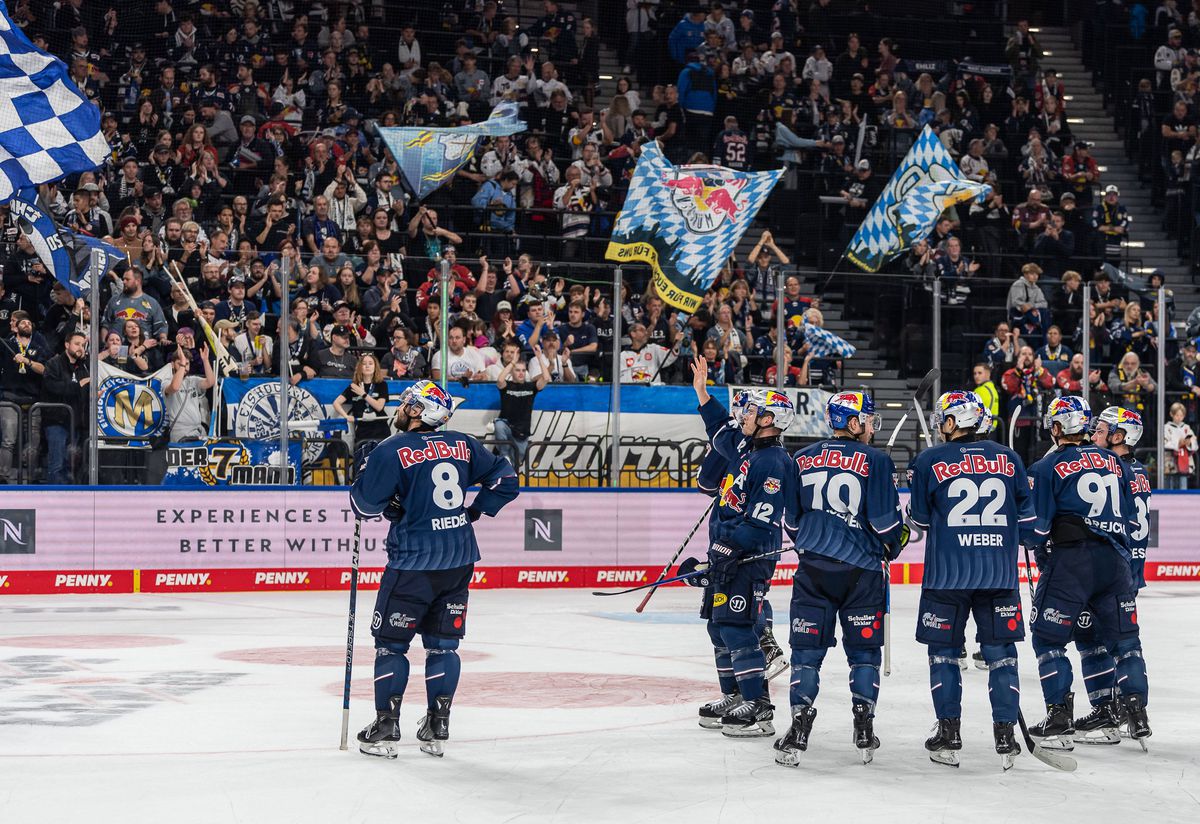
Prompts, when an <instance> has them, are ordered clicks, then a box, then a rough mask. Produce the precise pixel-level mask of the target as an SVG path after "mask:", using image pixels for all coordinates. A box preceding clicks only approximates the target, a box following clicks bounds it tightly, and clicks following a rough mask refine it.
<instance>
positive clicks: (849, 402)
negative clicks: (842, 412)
mask: <svg viewBox="0 0 1200 824" xmlns="http://www.w3.org/2000/svg"><path fill="white" fill-rule="evenodd" d="M833 403H836V404H837V405H838V406H844V407H847V408H848V409H854V410H856V411H858V412H861V411H862V408H863V396H862V393H861V392H840V393H838V394H837V395H835V396H834V398H833Z"/></svg>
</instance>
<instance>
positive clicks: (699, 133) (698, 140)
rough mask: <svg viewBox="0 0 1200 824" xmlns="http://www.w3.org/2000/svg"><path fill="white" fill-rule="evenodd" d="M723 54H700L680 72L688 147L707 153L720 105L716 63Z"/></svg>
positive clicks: (681, 100) (681, 99)
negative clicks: (713, 122) (707, 55)
mask: <svg viewBox="0 0 1200 824" xmlns="http://www.w3.org/2000/svg"><path fill="white" fill-rule="evenodd" d="M719 60H720V58H719V57H717V56H715V55H710V56H709V57H708V59H704V58H703V57H700V56H697V57H696V58H695V59H694V60H690V61H689V62H688V64H687V65H686V66H684V67H683V71H681V72H680V73H679V80H678V82H677V84H676V88H678V89H679V105H680V107H681V108H682V109H683V125H684V140H685V143H686V145H687V151H688V152H689V153H691V152H703V153H707V152H708V151H709V150H710V149H711V148H712V144H711V143H710V142H709V141H710V140H711V139H712V121H713V112H714V111H716V109H717V75H716V65H717V63H718V62H719Z"/></svg>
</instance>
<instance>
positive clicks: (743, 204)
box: [604, 143, 783, 314]
mask: <svg viewBox="0 0 1200 824" xmlns="http://www.w3.org/2000/svg"><path fill="white" fill-rule="evenodd" d="M782 175H783V170H782V169H779V170H776V171H771V172H735V171H733V170H731V169H726V168H724V167H723V166H699V165H697V166H674V165H672V164H671V162H670V161H668V160H667V159H666V158H665V157H663V155H662V152H661V151H660V150H659V148H658V144H656V143H647V144H646V145H645V146H643V147H642V156H641V157H640V158H638V163H637V168H635V169H634V170H633V180H632V181H630V184H629V194H628V196H627V197H626V198H625V206H624V208H623V209H621V213H620V214H619V215H617V221H616V225H615V226H614V227H613V232H612V239H611V240H610V242H609V244H608V249H607V250H606V251H605V253H604V257H605V258H607V259H608V260H615V261H617V262H618V263H630V262H632V261H635V260H636V261H641V262H642V263H648V264H650V266H651V268H652V269H653V270H654V286H655V289H657V290H658V295H659V297H661V298H662V299H663V301H664V302H665V303H667V304H668V305H670V306H673V307H674V308H676V309H679V310H682V311H684V312H687V313H689V314H690V313H692V312H695V311H696V309H697V308H699V306H700V301H701V299H702V298H703V297H704V292H705V291H706V290H707V289H708V287H709V286H711V285H712V283H713V281H714V280H716V278H717V274H718V273H719V272H720V271H721V267H722V266H724V265H725V261H727V260H728V259H729V254H730V253H731V252H732V251H733V248H734V247H735V246H737V243H738V241H739V240H741V238H742V235H743V234H745V232H746V229H747V228H748V227H749V226H750V222H751V221H752V220H754V216H755V215H756V214H758V210H759V209H760V208H762V205H763V203H765V202H766V200H767V195H769V194H771V190H772V189H773V188H775V184H776V183H778V182H779V179H780V177H782Z"/></svg>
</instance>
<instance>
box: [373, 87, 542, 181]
mask: <svg viewBox="0 0 1200 824" xmlns="http://www.w3.org/2000/svg"><path fill="white" fill-rule="evenodd" d="M523 131H525V123H524V121H522V120H521V118H520V117H519V116H518V108H517V104H516V103H513V102H511V101H505V102H503V103H500V104H498V105H497V106H496V108H495V109H493V110H492V113H491V115H490V116H489V117H488V119H487V120H485V121H483V122H482V123H471V124H469V125H466V126H455V127H453V128H450V127H444V128H416V127H404V128H398V127H394V126H388V127H384V128H381V129H379V136H380V137H382V138H383V142H384V143H386V144H387V147H388V149H390V150H391V152H392V156H393V157H395V158H396V164H397V165H398V166H399V167H400V173H401V176H402V177H403V178H404V184H405V186H407V187H408V190H409V191H410V192H412V194H413V196H414V197H416V199H417V200H418V201H422V200H424V199H425V198H427V197H429V195H431V194H433V193H434V192H435V191H437V190H438V189H439V188H441V187H442V186H444V185H446V184H447V183H449V182H450V181H451V180H453V179H454V175H456V174H457V173H458V171H459V169H461V168H462V167H463V166H466V165H467V163H469V162H470V160H471V158H472V157H474V155H475V148H476V147H477V146H478V145H479V138H481V137H499V136H501V135H512V134H517V133H518V132H523Z"/></svg>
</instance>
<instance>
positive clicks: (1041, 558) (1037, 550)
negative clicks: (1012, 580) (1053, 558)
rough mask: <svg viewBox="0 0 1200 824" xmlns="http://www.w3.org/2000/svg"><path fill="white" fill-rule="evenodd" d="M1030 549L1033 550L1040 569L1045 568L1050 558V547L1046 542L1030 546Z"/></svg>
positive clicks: (1035, 561) (1034, 558)
mask: <svg viewBox="0 0 1200 824" xmlns="http://www.w3.org/2000/svg"><path fill="white" fill-rule="evenodd" d="M1030 549H1032V550H1033V560H1034V563H1036V564H1037V565H1038V569H1039V570H1040V569H1043V568H1044V567H1045V566H1046V563H1047V562H1048V561H1049V560H1050V547H1048V546H1046V545H1045V544H1038V545H1037V546H1033V547H1030Z"/></svg>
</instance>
